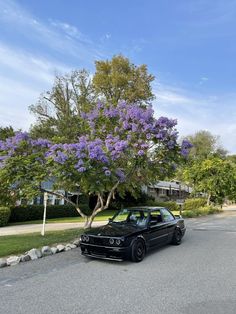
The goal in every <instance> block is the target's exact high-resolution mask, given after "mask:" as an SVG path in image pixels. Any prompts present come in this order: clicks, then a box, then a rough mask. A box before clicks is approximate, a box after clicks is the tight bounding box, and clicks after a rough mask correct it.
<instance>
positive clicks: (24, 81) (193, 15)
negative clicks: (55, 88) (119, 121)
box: [0, 0, 236, 153]
mask: <svg viewBox="0 0 236 314" xmlns="http://www.w3.org/2000/svg"><path fill="white" fill-rule="evenodd" d="M235 39H236V0H225V1H223V0H222V1H217V0H214V1H211V0H208V1H207V0H204V1H203V0H198V1H196V0H195V1H192V0H179V1H175V0H157V1H156V0H146V1H144V0H129V1H127V0H119V1H110V0H109V1H108V0H99V1H93V0H86V1H84V0H70V1H66V0H50V1H47V0H41V1H36V0H35V1H33V0H31V1H30V0H18V1H12V0H0V125H1V126H6V125H13V126H15V127H16V128H22V129H25V130H26V129H28V128H29V126H30V124H31V123H32V122H33V121H34V117H33V116H31V115H30V114H29V112H28V106H29V105H30V104H32V103H35V102H36V101H37V98H38V96H39V95H40V93H41V92H43V91H46V90H48V89H50V87H51V86H52V82H53V77H54V75H55V73H62V74H63V73H65V72H67V71H70V70H71V69H75V68H86V69H88V70H90V71H91V72H93V71H94V60H98V59H107V58H111V57H112V56H113V55H114V54H119V53H122V54H123V55H125V56H127V57H129V58H130V59H131V61H132V62H133V63H135V64H143V63H145V64H147V66H148V69H149V72H151V73H152V74H154V75H155V76H156V80H155V82H154V84H153V89H154V91H155V93H156V97H157V98H156V100H155V101H154V103H153V105H154V108H155V112H156V115H157V116H160V115H166V116H168V117H172V118H177V119H178V130H179V131H180V135H182V136H183V135H188V134H192V133H194V132H196V131H197V130H201V129H205V130H209V131H211V132H212V133H213V134H215V135H220V136H221V142H222V144H223V145H224V147H226V148H227V149H228V151H229V152H230V153H236V75H235V73H236V62H235V55H236V40H235Z"/></svg>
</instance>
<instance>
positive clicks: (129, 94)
mask: <svg viewBox="0 0 236 314" xmlns="http://www.w3.org/2000/svg"><path fill="white" fill-rule="evenodd" d="M95 64H96V72H95V74H94V77H93V85H94V88H95V90H96V92H97V93H98V95H99V96H100V97H102V98H103V99H104V100H105V101H106V102H113V103H114V104H117V103H118V101H119V100H125V101H127V102H129V103H139V104H147V103H149V102H150V101H151V100H153V99H154V94H153V92H152V87H151V83H152V81H153V80H154V78H155V77H154V76H153V75H151V74H149V73H148V71H147V66H146V65H144V64H143V65H140V66H136V65H134V64H133V63H131V62H130V60H129V59H128V58H125V57H123V56H122V55H118V56H114V57H113V58H112V59H111V60H106V61H96V62H95Z"/></svg>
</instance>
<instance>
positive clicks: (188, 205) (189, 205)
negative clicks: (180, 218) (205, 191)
mask: <svg viewBox="0 0 236 314" xmlns="http://www.w3.org/2000/svg"><path fill="white" fill-rule="evenodd" d="M206 203H207V201H206V199H205V198H188V199H186V200H185V202H184V207H183V210H184V211H188V210H190V211H196V210H198V208H200V207H203V206H205V205H206Z"/></svg>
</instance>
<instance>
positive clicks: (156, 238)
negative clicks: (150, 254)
mask: <svg viewBox="0 0 236 314" xmlns="http://www.w3.org/2000/svg"><path fill="white" fill-rule="evenodd" d="M167 241H168V232H167V229H166V223H165V222H163V218H162V214H161V212H160V210H154V211H152V212H151V213H150V218H149V226H148V245H149V247H154V246H159V245H162V244H165V243H166V242H167Z"/></svg>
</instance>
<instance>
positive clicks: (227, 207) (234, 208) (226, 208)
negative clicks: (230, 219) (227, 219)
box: [223, 204, 236, 211]
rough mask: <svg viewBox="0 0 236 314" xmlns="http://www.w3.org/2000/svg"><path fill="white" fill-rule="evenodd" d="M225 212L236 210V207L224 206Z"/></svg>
mask: <svg viewBox="0 0 236 314" xmlns="http://www.w3.org/2000/svg"><path fill="white" fill-rule="evenodd" d="M223 210H225V211H228V210H236V205H235V204H234V205H227V206H223Z"/></svg>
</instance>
